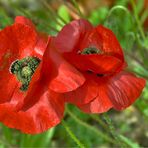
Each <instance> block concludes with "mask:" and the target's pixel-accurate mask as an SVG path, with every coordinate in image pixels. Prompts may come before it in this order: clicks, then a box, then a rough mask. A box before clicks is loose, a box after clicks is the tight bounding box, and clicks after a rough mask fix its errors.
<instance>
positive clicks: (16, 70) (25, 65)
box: [10, 57, 40, 91]
mask: <svg viewBox="0 0 148 148" xmlns="http://www.w3.org/2000/svg"><path fill="white" fill-rule="evenodd" d="M39 63H40V59H39V58H37V57H26V58H23V59H21V60H16V61H14V62H13V63H12V64H11V67H10V71H11V73H12V74H14V75H15V76H16V77H17V79H18V80H19V81H20V82H21V83H22V86H21V87H20V90H22V91H26V90H27V89H28V86H29V83H30V81H31V78H32V75H33V74H34V72H35V70H36V68H37V67H38V65H39Z"/></svg>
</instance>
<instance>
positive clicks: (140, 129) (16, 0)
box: [0, 0, 148, 148]
mask: <svg viewBox="0 0 148 148" xmlns="http://www.w3.org/2000/svg"><path fill="white" fill-rule="evenodd" d="M17 15H24V16H26V17H28V18H30V19H31V20H32V21H33V22H34V23H35V25H36V26H37V28H38V30H39V31H42V32H46V33H48V34H51V35H56V34H57V32H58V31H60V29H61V28H62V27H63V26H64V25H65V24H66V23H68V22H70V21H71V20H73V19H78V18H80V17H84V18H86V19H88V20H89V21H90V22H91V23H92V24H94V25H97V24H100V23H101V24H103V25H105V26H107V27H108V28H110V29H111V30H112V31H113V32H114V33H115V34H116V36H117V38H118V40H119V41H120V44H121V46H122V48H123V50H124V54H125V58H126V60H127V61H128V65H129V66H128V71H132V72H135V73H136V74H137V75H138V76H142V77H144V78H145V79H146V80H148V0H77V1H75V0H47V1H46V0H38V1H37V0H0V29H3V28H4V27H5V26H7V25H10V24H12V23H13V20H14V18H15V16H17ZM108 116H109V118H110V119H111V120H109V121H107V120H105V118H104V116H102V115H97V114H96V115H88V114H84V113H82V112H81V111H80V110H78V109H77V108H76V107H74V106H72V105H68V106H67V111H66V112H65V117H64V121H65V123H66V128H65V126H63V124H59V125H58V126H56V127H54V128H52V129H49V130H48V131H47V132H45V133H42V134H39V135H26V134H22V133H20V132H19V131H17V130H15V129H9V128H7V127H5V126H4V125H2V124H1V125H0V148H5V147H10V148H11V147H53V148H55V147H78V146H77V144H76V142H75V141H74V140H73V139H72V138H71V136H70V135H69V133H68V132H67V131H68V130H71V132H72V133H73V134H74V135H75V136H76V137H77V138H78V140H79V141H80V142H81V143H83V144H84V146H85V147H96V148H97V147H98V148H101V147H102V148H105V147H131V148H139V147H148V85H147V86H146V88H145V89H144V91H143V94H142V95H141V97H140V98H139V99H138V100H137V101H136V102H135V103H134V105H132V106H131V107H129V108H128V109H126V110H124V111H121V112H117V111H114V110H110V111H109V112H108Z"/></svg>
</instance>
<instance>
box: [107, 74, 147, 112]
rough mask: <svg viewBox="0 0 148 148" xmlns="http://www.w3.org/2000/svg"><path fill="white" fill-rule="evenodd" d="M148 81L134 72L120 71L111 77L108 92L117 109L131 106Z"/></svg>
mask: <svg viewBox="0 0 148 148" xmlns="http://www.w3.org/2000/svg"><path fill="white" fill-rule="evenodd" d="M145 83H146V81H145V80H144V79H142V78H138V77H136V76H135V75H134V74H132V73H128V72H124V71H122V72H120V73H118V74H116V75H115V76H113V77H112V78H110V79H109V81H108V82H107V84H106V86H107V87H106V92H107V94H108V97H109V99H110V101H111V102H112V103H113V106H114V108H115V109H117V110H122V109H125V108H126V107H128V106H130V105H131V104H132V103H134V102H135V100H136V99H137V98H138V97H139V96H140V94H141V92H142V90H143V88H144V86H145Z"/></svg>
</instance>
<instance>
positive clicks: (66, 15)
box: [57, 5, 70, 30]
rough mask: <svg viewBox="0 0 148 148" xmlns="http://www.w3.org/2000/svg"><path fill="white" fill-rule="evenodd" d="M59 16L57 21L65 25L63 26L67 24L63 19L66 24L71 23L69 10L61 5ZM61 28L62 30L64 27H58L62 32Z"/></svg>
mask: <svg viewBox="0 0 148 148" xmlns="http://www.w3.org/2000/svg"><path fill="white" fill-rule="evenodd" d="M58 15H59V17H58V18H57V19H58V21H59V22H60V23H61V24H63V26H64V25H65V23H64V22H63V21H62V19H63V20H64V21H65V22H66V23H68V22H70V15H69V12H68V9H67V7H66V6H64V5H61V6H60V7H59V9H58ZM61 28H62V26H59V25H57V29H59V30H60V29H61Z"/></svg>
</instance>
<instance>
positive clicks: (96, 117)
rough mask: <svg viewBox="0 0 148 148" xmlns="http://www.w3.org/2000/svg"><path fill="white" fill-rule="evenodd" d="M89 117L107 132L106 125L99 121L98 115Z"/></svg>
mask: <svg viewBox="0 0 148 148" xmlns="http://www.w3.org/2000/svg"><path fill="white" fill-rule="evenodd" d="M90 117H91V118H92V119H94V120H95V121H97V122H98V123H99V124H100V125H101V126H102V127H103V128H104V129H105V130H106V131H108V127H107V125H106V124H105V123H104V122H103V121H102V120H101V119H100V117H99V116H98V115H90Z"/></svg>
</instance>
